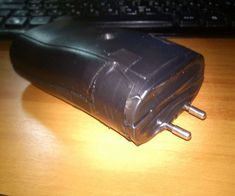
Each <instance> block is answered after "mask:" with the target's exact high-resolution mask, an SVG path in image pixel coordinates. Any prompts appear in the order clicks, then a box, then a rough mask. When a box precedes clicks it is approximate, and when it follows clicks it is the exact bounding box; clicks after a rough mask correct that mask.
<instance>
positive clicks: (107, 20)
mask: <svg viewBox="0 0 235 196" xmlns="http://www.w3.org/2000/svg"><path fill="white" fill-rule="evenodd" d="M67 17H75V18H76V19H77V20H80V21H85V22H89V23H93V24H94V25H101V26H104V27H107V28H110V27H111V28H134V29H139V30H143V31H147V32H151V33H155V34H157V35H163V36H168V35H170V36H171V35H176V36H178V35H179V36H233V37H234V36H235V0H209V1H206V0H205V1H203V0H120V1H116V0H99V1H94V0H93V1H92V0H0V38H1V39H6V38H12V37H15V36H16V35H18V34H20V33H23V32H24V31H26V30H28V29H30V28H33V27H35V26H38V25H43V24H47V23H49V22H52V21H54V20H60V19H62V18H67Z"/></svg>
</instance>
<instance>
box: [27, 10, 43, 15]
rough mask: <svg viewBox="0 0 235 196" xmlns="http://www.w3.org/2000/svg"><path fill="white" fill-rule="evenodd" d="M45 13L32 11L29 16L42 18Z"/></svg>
mask: <svg viewBox="0 0 235 196" xmlns="http://www.w3.org/2000/svg"><path fill="white" fill-rule="evenodd" d="M45 13H46V11H45V10H32V11H31V12H30V16H44V15H45Z"/></svg>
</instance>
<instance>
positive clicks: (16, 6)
mask: <svg viewBox="0 0 235 196" xmlns="http://www.w3.org/2000/svg"><path fill="white" fill-rule="evenodd" d="M23 8H24V4H0V10H4V9H8V10H20V9H23Z"/></svg>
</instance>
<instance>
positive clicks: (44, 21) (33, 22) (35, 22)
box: [29, 16, 51, 26]
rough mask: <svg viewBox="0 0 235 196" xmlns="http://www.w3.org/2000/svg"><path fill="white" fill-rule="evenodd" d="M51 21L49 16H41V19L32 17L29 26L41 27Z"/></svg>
mask: <svg viewBox="0 0 235 196" xmlns="http://www.w3.org/2000/svg"><path fill="white" fill-rule="evenodd" d="M50 20H51V17H49V16H42V17H33V18H32V19H31V20H30V22H29V24H30V25H31V26H37V25H43V24H47V23H49V22H50Z"/></svg>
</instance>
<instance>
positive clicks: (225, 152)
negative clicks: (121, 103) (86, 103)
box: [0, 39, 235, 196]
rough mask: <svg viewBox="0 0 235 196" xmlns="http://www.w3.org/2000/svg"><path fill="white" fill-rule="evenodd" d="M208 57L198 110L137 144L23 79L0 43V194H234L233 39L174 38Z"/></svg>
mask: <svg viewBox="0 0 235 196" xmlns="http://www.w3.org/2000/svg"><path fill="white" fill-rule="evenodd" d="M174 41H176V42H178V43H180V44H183V45H185V46H187V47H189V48H192V49H194V50H196V51H198V52H200V53H202V54H203V55H204V56H205V59H206V70H205V81H204V83H203V86H202V88H201V90H200V93H199V95H198V96H197V98H196V99H195V101H194V105H196V106H198V107H199V108H202V109H204V110H205V111H207V113H208V118H207V119H206V120H205V121H200V120H198V119H196V118H194V117H192V116H190V115H189V114H187V113H183V114H182V115H181V116H180V117H179V118H178V119H177V120H176V121H175V122H174V123H175V124H177V125H181V126H182V127H184V128H186V129H188V130H190V131H191V132H192V134H193V138H192V140H191V141H189V142H186V141H184V140H181V139H179V138H177V137H174V136H173V135H172V134H171V133H169V132H163V133H161V134H159V135H157V136H156V137H155V138H153V139H152V140H151V141H149V142H148V143H146V144H144V145H142V146H140V147H136V146H135V145H134V144H132V143H130V142H128V141H127V140H125V139H124V138H123V137H121V136H120V135H119V134H117V133H116V132H114V131H112V130H110V129H108V128H107V127H106V126H104V125H103V124H101V123H100V122H98V121H97V120H95V119H93V118H92V117H90V116H88V115H87V114H85V113H83V112H81V111H79V110H78V109H75V108H73V107H72V106H70V105H68V104H66V103H64V102H63V101H60V100H58V99H57V98H54V97H52V96H50V95H48V94H46V93H44V92H42V91H41V90H39V89H37V88H36V87H34V86H32V85H30V84H29V83H28V82H27V81H25V80H24V79H23V78H21V77H19V76H18V75H17V74H16V73H15V72H14V71H13V69H12V67H11V64H10V61H9V57H8V49H9V43H6V42H0V85H1V88H0V89H1V90H0V193H1V194H7V195H8V194H9V195H30V196H32V195H68V196H71V195H102V196H103V195H128V196H129V195H131V196H136V195H213V196H214V195H218V196H221V195H226V196H227V195H235V39H174Z"/></svg>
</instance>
